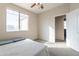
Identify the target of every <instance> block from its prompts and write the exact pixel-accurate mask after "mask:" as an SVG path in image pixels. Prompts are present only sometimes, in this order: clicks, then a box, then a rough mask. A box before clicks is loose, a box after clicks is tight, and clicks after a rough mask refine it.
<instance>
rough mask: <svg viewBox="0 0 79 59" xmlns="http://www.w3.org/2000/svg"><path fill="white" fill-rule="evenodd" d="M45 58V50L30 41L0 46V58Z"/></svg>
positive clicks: (39, 44) (44, 47)
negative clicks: (35, 56) (36, 56)
mask: <svg viewBox="0 0 79 59" xmlns="http://www.w3.org/2000/svg"><path fill="white" fill-rule="evenodd" d="M34 55H38V56H43V55H44V56H46V55H48V53H47V48H46V46H44V45H43V44H41V43H37V42H35V41H32V40H30V39H26V40H22V41H18V42H15V43H10V44H6V45H2V46H0V56H34Z"/></svg>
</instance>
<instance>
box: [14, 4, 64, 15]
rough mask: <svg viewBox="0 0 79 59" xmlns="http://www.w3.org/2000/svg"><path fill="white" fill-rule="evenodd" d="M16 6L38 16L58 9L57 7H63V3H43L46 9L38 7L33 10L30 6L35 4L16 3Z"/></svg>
mask: <svg viewBox="0 0 79 59" xmlns="http://www.w3.org/2000/svg"><path fill="white" fill-rule="evenodd" d="M14 4H15V5H17V6H20V7H22V8H25V9H27V10H29V11H31V12H33V13H36V14H40V13H42V12H45V11H47V10H50V9H52V8H54V7H57V6H60V5H62V4H63V3H43V5H44V9H39V8H37V7H33V8H31V7H30V6H31V5H32V4H33V3H14Z"/></svg>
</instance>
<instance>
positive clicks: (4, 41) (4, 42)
mask: <svg viewBox="0 0 79 59" xmlns="http://www.w3.org/2000/svg"><path fill="white" fill-rule="evenodd" d="M24 39H25V38H23V37H16V38H12V39H9V40H2V41H0V45H5V44H9V43H13V42H17V41H21V40H24Z"/></svg>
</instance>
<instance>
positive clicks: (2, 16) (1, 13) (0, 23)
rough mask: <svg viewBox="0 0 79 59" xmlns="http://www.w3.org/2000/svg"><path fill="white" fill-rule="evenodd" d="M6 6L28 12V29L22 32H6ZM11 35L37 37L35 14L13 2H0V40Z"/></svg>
mask: <svg viewBox="0 0 79 59" xmlns="http://www.w3.org/2000/svg"><path fill="white" fill-rule="evenodd" d="M6 8H11V9H14V10H16V11H18V10H19V11H21V12H22V13H25V14H28V15H29V30H28V31H23V32H21V31H20V32H6ZM13 37H26V38H31V39H37V38H38V33H37V15H36V14H34V13H32V12H29V11H27V10H25V9H23V8H21V7H18V6H16V5H13V4H0V40H5V39H10V38H13Z"/></svg>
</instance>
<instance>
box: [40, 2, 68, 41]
mask: <svg viewBox="0 0 79 59" xmlns="http://www.w3.org/2000/svg"><path fill="white" fill-rule="evenodd" d="M68 12H69V4H63V5H62V6H58V7H56V8H53V9H51V10H49V11H47V12H44V13H42V14H40V15H39V38H40V39H42V40H47V41H50V42H55V16H60V15H64V14H66V13H68Z"/></svg>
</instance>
